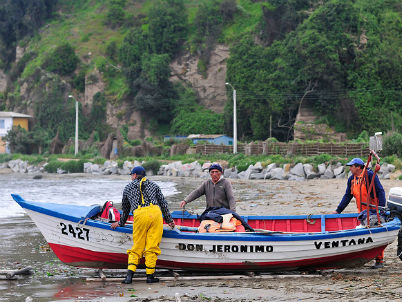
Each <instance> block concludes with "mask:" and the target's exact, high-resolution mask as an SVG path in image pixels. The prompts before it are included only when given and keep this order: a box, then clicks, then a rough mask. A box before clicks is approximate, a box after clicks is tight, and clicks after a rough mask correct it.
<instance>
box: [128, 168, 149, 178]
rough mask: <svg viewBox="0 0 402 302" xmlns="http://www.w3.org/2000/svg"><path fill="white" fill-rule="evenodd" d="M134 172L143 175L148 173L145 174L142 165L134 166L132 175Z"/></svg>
mask: <svg viewBox="0 0 402 302" xmlns="http://www.w3.org/2000/svg"><path fill="white" fill-rule="evenodd" d="M132 174H137V175H143V176H145V175H146V174H145V169H144V168H143V167H142V166H137V167H134V168H133V169H132V170H131V173H130V175H132Z"/></svg>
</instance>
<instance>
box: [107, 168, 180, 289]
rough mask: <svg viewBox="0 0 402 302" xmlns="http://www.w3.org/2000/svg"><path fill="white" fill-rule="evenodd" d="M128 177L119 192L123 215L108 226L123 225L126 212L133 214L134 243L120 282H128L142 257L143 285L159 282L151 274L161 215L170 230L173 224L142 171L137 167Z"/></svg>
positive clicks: (159, 195)
mask: <svg viewBox="0 0 402 302" xmlns="http://www.w3.org/2000/svg"><path fill="white" fill-rule="evenodd" d="M130 174H131V179H132V182H131V183H129V184H128V185H127V186H126V187H125V188H124V191H123V199H122V208H123V215H122V216H121V218H120V221H119V222H115V223H113V224H112V229H115V228H117V227H118V226H121V227H122V226H124V224H125V223H126V221H127V218H128V216H129V213H130V210H132V211H133V213H134V221H133V242H134V244H133V246H132V248H131V250H127V254H128V270H127V276H126V279H125V280H124V281H123V282H122V283H125V284H130V283H132V278H133V275H134V272H135V270H136V269H137V266H138V264H139V262H140V260H141V259H142V256H143V255H144V256H145V266H146V274H147V283H154V282H159V279H158V278H155V277H154V273H155V266H156V261H157V259H158V256H159V255H160V254H161V250H160V248H159V243H160V242H161V240H162V234H163V219H162V213H163V218H164V219H165V221H166V222H167V223H168V224H169V226H170V227H171V228H174V227H175V224H174V222H173V219H172V216H171V215H170V212H169V208H168V204H167V201H166V200H165V197H164V196H163V194H162V192H161V189H160V188H159V186H158V185H157V184H155V183H154V182H152V181H149V180H148V179H147V178H146V177H145V169H144V168H143V167H141V166H137V167H134V168H133V170H132V171H131V173H130ZM161 210H162V211H161Z"/></svg>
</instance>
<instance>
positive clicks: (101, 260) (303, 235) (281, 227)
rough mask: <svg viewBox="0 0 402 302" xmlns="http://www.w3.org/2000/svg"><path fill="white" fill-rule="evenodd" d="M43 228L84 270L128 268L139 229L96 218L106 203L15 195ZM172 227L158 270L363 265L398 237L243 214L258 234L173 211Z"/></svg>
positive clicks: (349, 221)
mask: <svg viewBox="0 0 402 302" xmlns="http://www.w3.org/2000/svg"><path fill="white" fill-rule="evenodd" d="M12 197H13V199H14V200H15V201H16V202H17V203H18V204H19V205H20V206H21V207H22V208H24V209H25V211H26V212H27V214H28V215H29V216H30V217H31V219H32V220H33V221H34V222H35V224H36V225H37V227H38V228H39V230H40V231H41V233H42V234H43V236H44V237H45V239H46V241H47V242H48V244H49V246H50V247H51V249H52V250H53V252H54V253H55V254H56V256H57V257H58V258H59V259H60V260H61V261H62V262H64V263H66V264H68V265H72V266H77V267H92V268H126V267H127V254H126V251H127V249H130V248H131V246H132V235H131V233H132V225H126V226H124V227H118V228H116V229H115V230H113V229H111V226H110V223H109V222H108V221H103V220H99V219H98V218H96V217H97V216H98V214H99V213H100V211H101V206H100V205H95V206H80V205H68V204H56V203H46V202H37V201H26V200H24V199H23V198H22V197H21V196H19V195H15V194H12ZM172 216H173V218H174V220H175V223H176V224H177V225H179V226H178V227H177V228H175V229H173V230H172V229H169V228H164V232H163V238H162V241H161V243H160V248H161V250H162V254H161V255H160V256H159V258H158V262H157V267H158V268H166V269H173V270H207V271H219V272H235V271H242V272H244V271H266V272H268V271H285V270H314V269H329V268H341V267H353V266H360V265H363V264H364V263H366V262H368V261H370V260H372V259H374V258H375V257H376V256H377V255H378V254H379V253H380V252H382V251H383V250H384V249H385V247H386V246H387V245H388V244H390V243H392V242H393V241H394V240H395V238H396V237H397V234H398V231H399V229H400V226H401V222H400V220H399V219H398V218H396V217H395V218H394V219H393V220H390V221H388V222H385V223H383V224H382V225H380V226H377V227H371V228H363V227H360V226H359V221H358V220H357V214H328V215H301V216H242V218H243V219H244V220H245V221H246V222H247V223H248V224H249V225H250V226H251V227H252V228H253V229H254V230H255V231H254V232H230V233H228V232H225V233H198V232H196V230H197V227H198V226H199V224H200V221H199V220H198V219H197V216H196V215H192V214H190V213H188V212H186V211H185V212H181V211H175V212H173V213H172Z"/></svg>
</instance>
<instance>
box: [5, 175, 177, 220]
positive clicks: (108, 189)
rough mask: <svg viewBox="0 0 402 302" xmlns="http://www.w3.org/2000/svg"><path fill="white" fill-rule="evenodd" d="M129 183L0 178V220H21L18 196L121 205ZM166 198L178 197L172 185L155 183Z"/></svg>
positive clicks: (102, 179) (88, 178) (106, 179)
mask: <svg viewBox="0 0 402 302" xmlns="http://www.w3.org/2000/svg"><path fill="white" fill-rule="evenodd" d="M129 181H130V179H127V180H125V179H119V178H114V177H104V176H103V177H100V176H93V177H91V176H85V177H59V176H57V177H56V176H55V177H52V176H51V175H46V177H44V178H42V179H36V180H35V179H33V178H32V175H27V174H17V173H14V174H0V184H1V185H0V208H1V209H2V210H1V211H0V218H8V217H18V216H23V215H24V214H25V211H24V210H23V209H22V208H21V207H20V206H19V205H18V204H17V203H16V202H15V201H14V200H13V198H12V197H11V194H18V195H20V196H21V197H22V198H24V199H26V200H32V201H41V202H51V203H68V204H78V205H92V204H102V205H103V203H104V202H105V201H107V200H112V201H114V202H116V203H120V202H121V197H122V193H123V189H124V187H125V186H126V185H127V184H128V183H129ZM156 183H157V184H158V185H159V186H160V188H161V190H162V193H163V195H164V196H165V197H168V196H171V195H174V194H177V193H179V192H178V191H177V190H176V184H175V183H174V182H160V181H156Z"/></svg>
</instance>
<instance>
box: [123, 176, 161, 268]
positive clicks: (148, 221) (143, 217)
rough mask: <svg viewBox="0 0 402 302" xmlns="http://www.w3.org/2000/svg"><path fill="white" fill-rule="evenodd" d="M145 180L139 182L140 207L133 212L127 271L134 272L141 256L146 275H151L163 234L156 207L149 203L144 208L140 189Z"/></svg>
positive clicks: (159, 214)
mask: <svg viewBox="0 0 402 302" xmlns="http://www.w3.org/2000/svg"><path fill="white" fill-rule="evenodd" d="M145 180H146V178H145V177H143V178H142V179H141V181H140V192H141V200H142V206H139V207H138V208H137V209H136V210H135V211H134V221H133V247H132V248H131V249H130V250H127V254H128V269H129V270H131V271H133V272H135V270H136V269H137V266H138V264H139V262H140V260H141V258H142V256H144V257H145V267H146V274H153V273H154V272H155V266H156V260H157V259H158V256H159V255H160V254H161V250H160V248H159V243H160V242H161V240H162V234H163V218H162V212H161V209H160V208H159V206H158V205H154V204H152V203H151V204H150V205H149V206H144V205H145V202H144V195H143V194H142V188H141V187H142V183H143V182H144V181H145Z"/></svg>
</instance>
